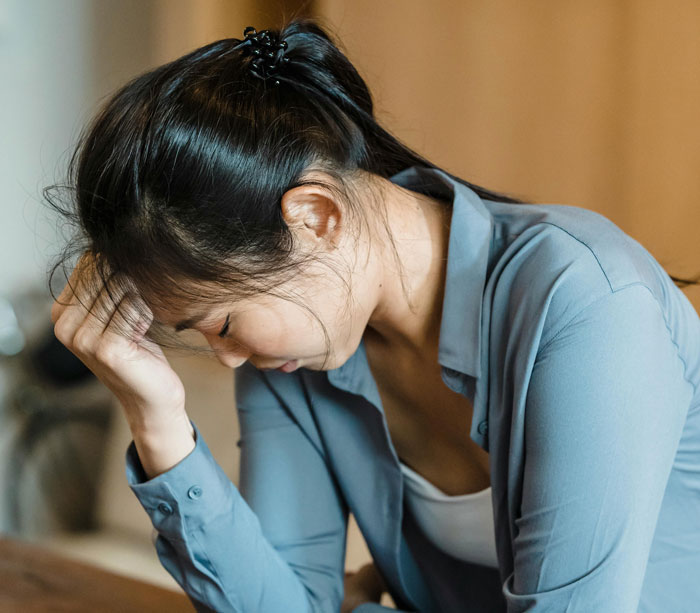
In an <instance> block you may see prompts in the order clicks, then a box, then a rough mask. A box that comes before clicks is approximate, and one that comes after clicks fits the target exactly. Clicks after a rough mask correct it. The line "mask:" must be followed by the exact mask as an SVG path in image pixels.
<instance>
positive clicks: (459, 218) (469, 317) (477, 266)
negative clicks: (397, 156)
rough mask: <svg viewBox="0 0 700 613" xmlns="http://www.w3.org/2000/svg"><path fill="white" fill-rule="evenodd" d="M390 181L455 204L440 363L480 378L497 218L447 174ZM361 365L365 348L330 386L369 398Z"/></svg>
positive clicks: (410, 172)
mask: <svg viewBox="0 0 700 613" xmlns="http://www.w3.org/2000/svg"><path fill="white" fill-rule="evenodd" d="M389 180H390V181H391V182H392V183H395V184H396V185H399V186H401V187H403V188H406V189H410V190H412V191H416V192H420V193H423V194H426V195H429V196H431V197H434V198H441V199H446V200H450V201H452V217H451V223H450V234H449V241H448V252H447V271H446V279H445V294H444V299H443V305H442V319H441V323H440V338H439V344H438V361H439V362H440V364H441V365H442V366H444V367H446V368H449V369H452V370H456V371H459V372H461V373H464V374H466V375H471V376H472V377H475V378H478V377H479V376H481V345H482V339H481V310H482V299H483V293H484V286H485V284H486V275H487V268H488V258H489V251H490V248H491V241H492V236H493V227H494V221H493V216H492V215H491V212H490V211H489V210H488V208H487V207H486V205H485V204H484V202H483V201H482V200H481V198H480V197H479V196H478V195H477V194H476V192H474V191H473V190H472V189H471V188H470V187H469V186H467V185H465V184H464V183H462V182H461V181H460V180H459V179H457V178H455V177H454V176H452V175H450V174H449V173H447V172H445V171H443V170H439V169H437V168H428V167H424V166H411V167H409V168H406V169H404V170H402V171H401V172H399V173H397V174H395V175H393V176H392V177H390V179H389ZM360 361H363V362H366V355H365V353H364V346H363V343H360V347H359V348H358V351H356V352H355V354H353V356H351V358H350V359H349V360H347V361H346V362H345V363H344V364H343V365H341V366H340V367H338V368H336V369H333V370H329V371H328V376H329V379H330V381H331V382H332V383H333V384H334V385H337V386H339V387H343V388H344V389H348V390H349V391H353V392H355V393H363V392H364V393H367V390H366V389H365V388H366V387H367V382H366V381H365V382H364V383H363V381H362V379H363V378H362V377H359V380H358V374H359V373H358V369H359V368H361V366H360V364H359V362H360ZM371 387H373V386H371ZM374 395H375V394H373V393H372V396H374Z"/></svg>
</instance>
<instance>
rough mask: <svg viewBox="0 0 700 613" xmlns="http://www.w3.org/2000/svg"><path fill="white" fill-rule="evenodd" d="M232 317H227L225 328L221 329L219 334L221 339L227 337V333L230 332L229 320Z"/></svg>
mask: <svg viewBox="0 0 700 613" xmlns="http://www.w3.org/2000/svg"><path fill="white" fill-rule="evenodd" d="M230 317H231V315H230V314H229V315H226V321H225V322H224V327H223V328H221V331H220V332H219V338H224V337H225V336H226V332H227V331H228V324H229V319H230Z"/></svg>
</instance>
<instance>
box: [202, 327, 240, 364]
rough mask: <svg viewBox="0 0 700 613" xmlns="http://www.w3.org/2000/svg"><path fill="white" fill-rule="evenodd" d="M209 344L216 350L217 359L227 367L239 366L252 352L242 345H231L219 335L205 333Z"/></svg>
mask: <svg viewBox="0 0 700 613" xmlns="http://www.w3.org/2000/svg"><path fill="white" fill-rule="evenodd" d="M205 337H206V339H207V342H208V343H209V346H210V347H211V348H212V349H213V350H214V353H215V354H216V358H217V360H219V362H221V363H222V364H223V365H224V366H226V367H227V368H238V367H239V366H241V365H242V364H244V363H245V362H246V360H247V359H248V358H249V357H250V356H251V352H250V351H248V350H247V349H245V347H241V346H240V345H234V346H233V347H231V346H229V345H228V343H227V341H226V339H221V338H219V337H218V335H216V334H214V335H210V334H206V335H205Z"/></svg>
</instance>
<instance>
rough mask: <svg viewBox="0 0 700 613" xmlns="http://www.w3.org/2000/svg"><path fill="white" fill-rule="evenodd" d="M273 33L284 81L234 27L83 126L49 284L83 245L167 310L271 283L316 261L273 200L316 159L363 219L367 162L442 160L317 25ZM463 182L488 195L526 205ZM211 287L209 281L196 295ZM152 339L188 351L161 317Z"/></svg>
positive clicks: (378, 166)
mask: <svg viewBox="0 0 700 613" xmlns="http://www.w3.org/2000/svg"><path fill="white" fill-rule="evenodd" d="M271 32H272V33H273V34H275V35H277V36H279V39H280V40H281V41H286V42H287V49H286V52H285V56H286V57H288V58H289V62H288V63H287V64H285V66H284V69H283V70H282V71H280V74H279V75H278V77H277V78H278V79H279V81H280V83H279V85H274V84H272V83H271V82H270V81H264V80H262V79H260V78H258V77H256V76H254V75H253V74H251V71H250V70H249V68H250V61H251V57H250V56H248V55H246V54H245V53H244V52H243V51H242V48H241V47H240V46H239V43H241V42H242V41H241V39H237V38H227V39H223V40H218V41H216V42H213V43H210V44H207V45H205V46H203V47H201V48H199V49H196V50H194V51H192V52H190V53H188V54H186V55H184V56H183V57H181V58H179V59H177V60H175V61H172V62H170V63H167V64H164V65H162V66H159V67H157V68H155V69H153V70H150V71H148V72H146V73H144V74H142V75H140V76H138V77H136V78H134V79H133V80H131V81H129V82H128V83H127V84H126V85H124V86H123V87H121V88H120V89H119V90H118V91H117V92H116V93H115V94H114V95H113V96H112V97H111V98H110V99H109V100H108V101H107V102H106V104H105V105H104V106H103V107H102V108H101V109H100V111H99V112H98V113H97V115H96V116H95V117H94V118H93V119H92V121H91V122H90V123H89V124H88V126H86V128H84V130H83V132H82V133H81V135H80V138H79V141H78V144H77V146H76V149H75V151H74V153H73V155H72V157H71V160H70V164H69V169H68V185H67V186H51V187H49V188H46V189H45V190H44V194H45V197H46V198H47V200H48V201H49V203H50V204H51V205H52V206H53V207H54V209H56V210H58V211H59V212H60V213H61V214H62V215H63V216H64V217H65V218H67V219H68V220H70V221H72V222H74V223H75V224H76V225H77V227H78V230H79V231H78V236H77V237H76V238H75V239H74V240H72V241H71V242H70V243H69V244H68V245H67V246H66V249H65V250H64V251H63V253H62V255H61V258H60V260H59V262H57V263H56V264H55V265H54V267H53V269H52V270H51V273H50V278H49V286H50V287H51V278H52V277H53V274H54V273H55V272H56V270H57V268H59V267H60V266H61V264H65V263H66V262H67V261H68V260H70V259H71V258H73V257H74V256H75V255H76V254H81V253H84V252H90V253H92V254H94V255H95V257H96V262H97V264H98V271H99V277H98V278H99V280H100V282H101V283H102V284H103V289H104V291H106V292H107V294H108V295H109V296H114V295H117V294H118V293H119V292H118V290H119V289H120V288H121V289H125V288H126V287H127V285H128V286H129V287H133V286H135V287H137V288H138V291H139V293H140V294H141V295H142V296H146V295H147V296H149V298H150V299H152V300H154V301H156V300H157V301H158V303H159V304H163V305H167V304H178V303H180V301H181V300H185V301H188V303H199V304H216V303H221V301H222V299H223V298H224V297H225V296H232V295H235V296H241V295H251V294H255V293H259V292H270V293H274V289H275V287H276V286H277V285H279V283H281V282H282V281H283V280H284V279H285V278H287V275H289V274H293V273H296V272H298V271H299V270H301V269H303V264H304V263H305V262H306V261H308V258H304V259H300V258H299V257H297V256H298V254H296V252H295V250H294V245H293V242H292V235H291V233H290V231H289V229H288V228H287V226H286V224H285V221H284V219H283V216H282V213H281V208H280V200H281V198H282V195H283V194H284V193H285V192H286V191H287V190H289V189H292V188H293V187H295V186H298V185H302V184H305V183H318V181H311V180H309V179H308V177H307V174H308V171H309V170H321V171H323V172H324V173H327V174H328V175H329V176H330V177H332V179H333V180H334V182H331V183H322V185H323V186H324V187H326V188H327V189H330V190H332V191H333V192H334V193H336V194H337V195H338V197H339V198H342V199H343V201H344V202H345V203H346V204H347V206H348V210H349V211H350V212H351V217H352V219H353V220H359V222H362V220H363V217H364V216H363V211H362V209H361V208H360V207H359V205H358V203H357V201H356V198H354V197H353V196H354V193H355V192H354V187H355V186H357V185H358V184H359V182H360V180H361V177H362V176H366V175H365V174H364V173H371V175H377V176H379V177H383V178H389V177H391V176H392V175H394V174H396V173H398V172H400V171H402V170H404V169H406V168H408V167H411V166H415V165H419V166H426V167H431V168H438V167H437V166H435V165H434V164H433V163H431V162H429V161H428V160H426V159H425V158H423V157H422V156H420V155H419V154H418V153H416V152H414V151H413V150H411V149H410V148H409V147H408V146H406V145H405V144H403V143H402V142H401V141H400V140H399V139H397V138H396V137H395V136H393V135H391V134H390V133H389V132H387V131H386V130H385V129H383V128H382V127H381V126H380V125H379V123H378V122H377V121H376V120H375V118H374V113H373V103H372V97H371V94H370V92H369V90H368V88H367V85H366V84H365V82H364V80H363V79H362V78H361V77H360V75H359V74H358V72H357V71H356V69H355V68H354V67H353V65H352V64H351V63H350V61H349V60H348V59H347V58H346V56H345V55H344V54H343V53H342V52H341V51H340V49H339V48H338V46H337V45H336V44H335V43H334V42H333V41H332V40H331V38H330V36H329V35H328V33H327V32H326V31H325V30H324V29H323V28H322V27H321V26H320V25H319V24H318V23H317V22H316V21H315V20H312V19H308V18H293V19H291V20H289V21H288V22H286V24H285V25H283V26H282V27H281V28H280V29H278V30H271ZM455 178H456V179H458V180H459V181H461V182H462V183H464V184H465V185H467V186H469V187H470V188H471V189H472V190H474V191H475V192H476V193H477V194H478V195H479V196H480V197H481V198H484V199H487V200H495V201H500V202H508V203H523V201H522V200H519V199H517V198H514V197H512V196H508V195H505V194H501V193H497V192H494V191H491V190H489V189H486V188H484V187H481V186H478V185H475V184H473V183H469V182H468V181H466V180H464V179H460V178H458V177H455ZM57 187H64V188H65V187H67V188H68V189H69V190H70V192H71V194H72V198H71V205H70V206H68V207H62V206H61V205H60V204H58V202H57V200H56V199H55V198H53V197H52V196H51V191H52V190H53V189H55V188H57ZM380 208H381V207H380ZM380 213H381V211H380ZM64 274H65V273H64ZM341 278H342V276H341ZM672 278H673V277H672ZM673 279H674V281H676V282H681V283H686V284H687V283H692V282H693V281H687V280H683V279H675V278H673ZM202 284H203V285H204V286H206V287H208V288H212V291H211V292H207V295H202V292H201V287H202ZM52 296H53V293H52ZM283 297H284V296H283ZM287 298H288V297H287ZM116 302H118V301H116ZM302 306H304V308H306V307H305V305H302ZM117 308H118V307H117ZM312 315H313V314H312ZM320 323H321V325H322V326H323V324H322V322H320ZM324 332H325V328H324ZM148 336H149V338H151V340H154V341H155V342H156V343H158V344H159V345H161V346H164V345H168V346H170V347H181V346H182V344H181V342H178V341H177V337H175V336H173V335H171V334H168V331H167V330H166V329H165V326H159V325H158V322H153V325H152V326H151V329H150V330H149V332H148ZM326 339H327V340H328V335H327V334H326Z"/></svg>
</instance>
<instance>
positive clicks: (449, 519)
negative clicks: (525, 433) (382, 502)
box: [399, 462, 498, 568]
mask: <svg viewBox="0 0 700 613" xmlns="http://www.w3.org/2000/svg"><path fill="white" fill-rule="evenodd" d="M399 465H400V466H401V472H402V473H403V476H404V491H405V493H406V494H405V495H406V499H407V503H408V505H409V507H410V509H411V512H412V513H413V515H414V516H415V518H416V521H417V523H418V525H419V526H420V527H421V528H422V529H423V532H425V534H426V536H427V537H428V539H429V540H430V541H431V542H432V543H433V544H434V545H435V546H436V547H437V548H438V549H441V550H442V551H444V552H445V553H448V554H449V555H451V556H453V557H455V558H458V559H460V560H465V561H467V562H473V563H476V564H482V565H484V566H491V567H494V568H497V567H498V560H497V557H496V538H495V536H494V526H493V505H492V503H491V488H490V487H487V488H486V489H483V490H481V491H478V492H474V493H472V494H462V495H460V496H449V495H447V494H445V493H444V492H443V491H442V490H440V489H438V488H437V487H436V486H435V485H433V484H432V483H431V482H430V481H428V480H427V479H426V478H425V477H423V476H422V475H420V474H418V473H417V472H416V471H414V470H413V469H411V468H409V467H408V466H407V465H406V464H404V463H403V462H399Z"/></svg>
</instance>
